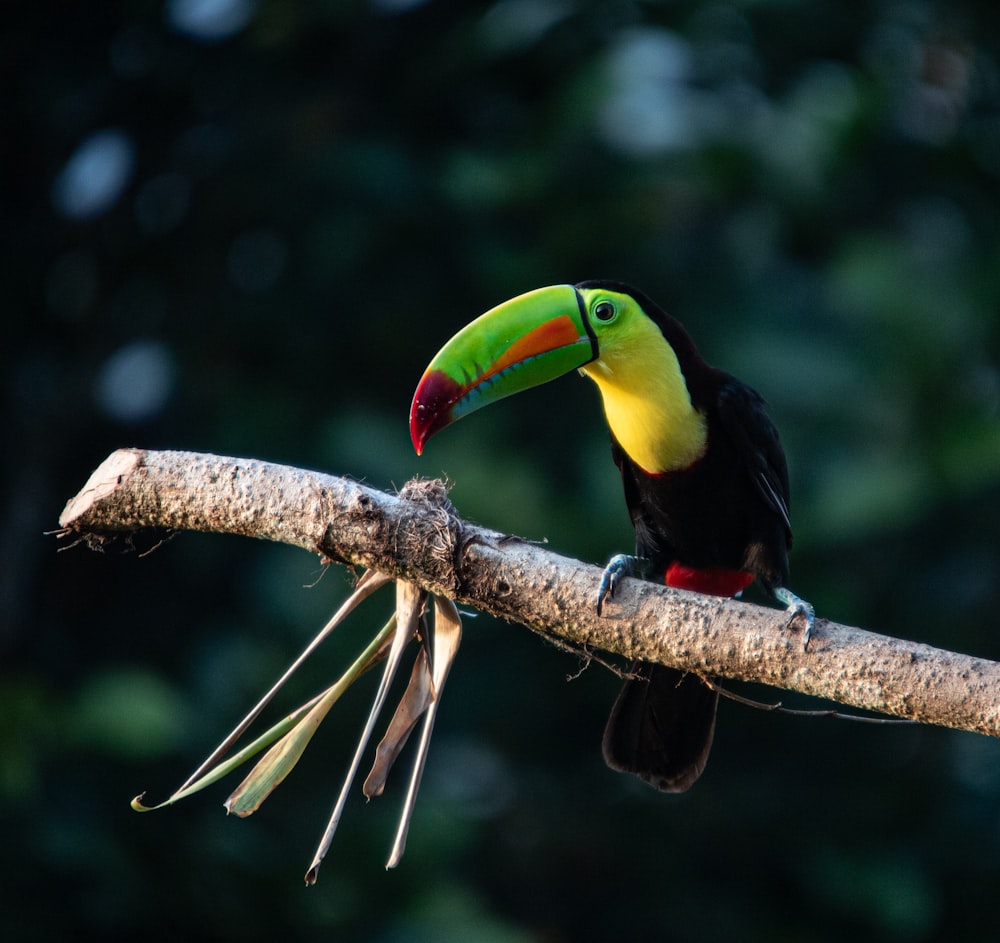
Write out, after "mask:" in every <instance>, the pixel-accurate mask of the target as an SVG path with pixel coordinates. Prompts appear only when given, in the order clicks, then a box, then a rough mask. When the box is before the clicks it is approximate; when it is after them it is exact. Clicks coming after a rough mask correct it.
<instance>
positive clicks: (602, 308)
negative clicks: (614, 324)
mask: <svg viewBox="0 0 1000 943" xmlns="http://www.w3.org/2000/svg"><path fill="white" fill-rule="evenodd" d="M617 314H618V309H617V308H616V307H615V306H614V305H613V304H612V303H611V302H610V301H602V302H600V303H599V304H597V305H595V306H594V317H595V318H597V320H598V321H605V322H607V321H613V320H614V319H615V316H616V315H617Z"/></svg>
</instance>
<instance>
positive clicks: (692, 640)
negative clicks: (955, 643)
mask: <svg viewBox="0 0 1000 943" xmlns="http://www.w3.org/2000/svg"><path fill="white" fill-rule="evenodd" d="M60 524H61V525H62V527H63V535H64V536H65V537H70V536H73V535H76V536H78V537H80V538H83V539H85V540H87V541H91V542H95V541H96V542H100V541H101V540H103V539H107V538H108V537H109V536H111V535H114V534H121V533H128V532H135V531H139V530H142V529H145V528H151V527H156V528H167V529H171V530H195V531H203V532H211V533H220V534H222V533H224V534H240V535H242V536H246V537H257V538H261V539H265V540H273V541H278V542H281V543H286V544H290V545H293V546H297V547H302V548H303V549H305V550H308V551H311V552H314V553H318V554H320V555H322V556H323V557H324V558H325V559H327V560H330V561H339V562H344V563H350V564H356V565H360V566H364V567H369V568H372V569H375V570H378V571H381V572H383V573H387V574H389V575H391V576H393V577H400V578H403V579H406V580H407V581H410V582H413V583H416V584H418V585H419V586H422V587H423V588H425V589H427V590H429V591H430V592H432V593H435V594H437V595H442V596H447V597H449V598H452V599H455V600H456V601H458V602H460V603H464V604H468V605H470V606H473V607H475V608H477V609H480V610H482V611H484V612H489V613H492V614H493V615H496V616H499V617H501V618H503V619H506V620H509V621H511V622H518V623H520V624H522V625H525V626H527V627H529V628H531V629H533V630H535V631H537V632H539V633H542V634H543V635H545V636H547V637H549V638H554V639H557V640H562V641H563V642H565V643H566V644H568V645H571V646H573V647H576V648H580V649H585V650H588V651H595V650H601V651H606V652H613V653H616V654H620V655H624V656H626V657H629V658H635V657H638V658H642V659H643V660H645V661H657V662H661V663H663V664H666V665H672V666H674V667H678V668H683V669H687V670H690V671H694V672H697V673H699V674H703V675H711V676H716V677H722V678H737V679H742V680H747V681H757V682H762V683H764V684H768V685H772V686H773V687H776V688H784V689H787V690H791V691H799V692H803V693H805V694H811V695H816V696H818V697H822V698H826V699H829V700H832V701H837V702H839V703H841V704H846V705H851V706H853V707H857V708H863V709H867V710H872V711H877V712H880V713H884V714H890V715H893V716H897V717H904V718H909V719H913V720H917V721H920V722H922V723H933V724H939V725H942V726H946V727H954V728H959V729H963V730H971V731H975V732H978V733H983V734H987V735H989V736H998V735H1000V664H998V663H996V662H992V661H987V660H985V659H979V658H973V657H970V656H967V655H960V654H957V653H953V652H948V651H944V650H942V649H937V648H933V647H931V646H929V645H922V644H919V643H916V642H908V641H903V640H900V639H894V638H889V637H887V636H882V635H877V634H875V633H872V632H868V631H864V630H862V629H859V628H854V627H852V626H846V625H839V624H837V623H834V622H830V621H827V620H825V619H821V618H817V620H816V624H815V626H814V628H813V631H812V638H811V641H810V642H809V645H808V648H805V647H804V646H803V639H802V635H801V633H800V632H798V631H796V630H794V629H790V628H789V626H788V624H787V616H786V615H785V614H784V613H783V612H781V611H778V610H772V609H768V608H764V607H761V606H755V605H751V604H748V603H741V602H738V601H735V600H728V599H716V598H713V597H706V596H698V595H695V594H693V593H686V592H682V591H679V590H672V589H668V588H667V587H664V586H658V585H656V584H653V583H648V582H643V581H640V580H634V579H627V580H625V581H624V582H623V584H622V586H621V587H620V589H619V590H618V593H617V595H616V597H615V599H614V600H612V601H610V602H609V603H607V604H606V605H605V607H604V611H603V613H602V615H601V616H598V615H597V612H596V607H595V600H596V598H597V586H598V583H599V581H600V577H601V569H600V568H599V567H596V566H592V565H589V564H585V563H581V562H580V561H578V560H573V559H570V558H567V557H563V556H560V555H559V554H556V553H553V552H552V551H550V550H548V549H545V548H543V547H540V546H538V545H536V544H532V543H530V542H527V541H524V540H521V539H520V538H517V537H514V536H511V535H507V534H501V533H497V532H495V531H491V530H488V529H486V528H482V527H478V526H475V525H473V524H469V523H467V522H466V521H463V520H462V519H461V518H460V517H459V516H458V514H457V513H456V511H455V509H454V508H453V507H452V505H451V503H450V501H449V500H448V496H447V490H446V488H445V486H444V484H443V483H442V482H440V481H420V480H415V481H411V482H410V483H408V484H407V485H406V486H405V487H404V488H403V489H402V491H401V492H400V493H399V494H398V495H393V494H388V493H386V492H382V491H378V490H376V489H373V488H370V487H367V486H365V485H362V484H360V483H358V482H355V481H351V480H349V479H345V478H338V477H335V476H332V475H326V474H322V473H319V472H312V471H306V470H303V469H299V468H292V467H289V466H285V465H275V464H271V463H268V462H262V461H257V460H254V459H242V458H227V457H223V456H217V455H208V454H201V453H192V452H172V451H144V450H141V449H120V450H118V451H116V452H114V453H112V454H111V455H110V456H109V457H108V458H107V459H106V460H105V461H104V462H103V463H102V464H101V465H100V467H99V468H98V469H97V470H96V471H95V472H94V473H93V474H92V475H91V477H90V479H89V481H88V482H87V483H86V485H84V487H83V489H82V490H81V491H80V493H79V494H78V495H77V496H76V497H74V498H72V499H71V500H70V501H69V502H68V503H67V505H66V508H65V510H64V511H63V513H62V516H61V517H60Z"/></svg>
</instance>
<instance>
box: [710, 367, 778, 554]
mask: <svg viewBox="0 0 1000 943" xmlns="http://www.w3.org/2000/svg"><path fill="white" fill-rule="evenodd" d="M716 414H717V416H718V420H719V423H718V428H720V429H722V430H723V431H724V432H725V434H726V435H727V436H728V437H729V439H730V441H731V443H732V445H733V448H734V449H735V450H736V452H737V459H738V462H739V466H740V467H742V468H745V469H746V470H747V473H748V474H749V475H750V477H751V480H752V481H753V484H754V487H755V488H756V490H757V493H758V494H759V495H760V497H761V498H762V499H763V501H764V503H765V504H766V505H767V507H769V508H770V509H771V510H772V511H773V512H774V513H775V514H776V515H777V516H778V518H779V519H780V520H781V523H782V525H783V527H784V529H785V533H786V535H787V538H788V542H789V544H791V539H792V524H791V520H790V518H789V515H788V465H787V463H786V462H785V453H784V451H783V450H782V448H781V441H780V439H779V438H778V430H777V429H776V428H775V427H774V423H773V422H771V418H770V417H769V416H768V415H767V410H766V408H765V405H764V400H763V398H762V397H761V395H760V394H759V393H758V392H757V391H756V390H755V389H753V388H752V387H750V386H747V385H746V384H745V383H742V382H740V381H739V380H737V379H736V378H735V377H730V378H729V379H728V380H727V382H726V383H725V384H724V385H723V387H722V389H721V390H720V392H719V396H718V399H717V402H716Z"/></svg>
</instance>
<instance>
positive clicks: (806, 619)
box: [774, 586, 816, 649]
mask: <svg viewBox="0 0 1000 943" xmlns="http://www.w3.org/2000/svg"><path fill="white" fill-rule="evenodd" d="M774 598H775V599H777V600H778V602H781V603H784V604H785V611H786V612H787V613H788V626H789V628H791V626H792V625H793V624H794V623H795V622H796V621H801V622H802V623H803V635H802V648H803V649H806V648H808V647H809V637H810V636H811V634H812V628H813V624H814V623H815V622H816V610H815V609H814V608H813V606H812V603H808V602H806V601H805V600H804V599H800V598H799V597H798V596H796V595H795V593H793V592H792V591H791V590H790V589H788V588H787V587H785V586H779V587H778V588H777V589H776V590H775V591H774Z"/></svg>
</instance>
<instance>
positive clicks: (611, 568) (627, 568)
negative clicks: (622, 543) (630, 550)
mask: <svg viewBox="0 0 1000 943" xmlns="http://www.w3.org/2000/svg"><path fill="white" fill-rule="evenodd" d="M638 563H639V558H638V557H633V556H631V555H630V554H627V553H616V554H615V555H614V556H613V557H612V558H611V559H610V560H609V561H608V565H607V566H606V567H605V568H604V573H603V574H602V575H601V585H600V586H599V587H598V589H597V614H598V615H600V614H601V609H602V607H603V606H604V600H605V599H612V598H614V595H615V590H616V589H618V584H619V583H620V582H621V581H622V580H623V579H624V578H625V577H626V576H632V574H633V573H635V568H636V565H637V564H638Z"/></svg>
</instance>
